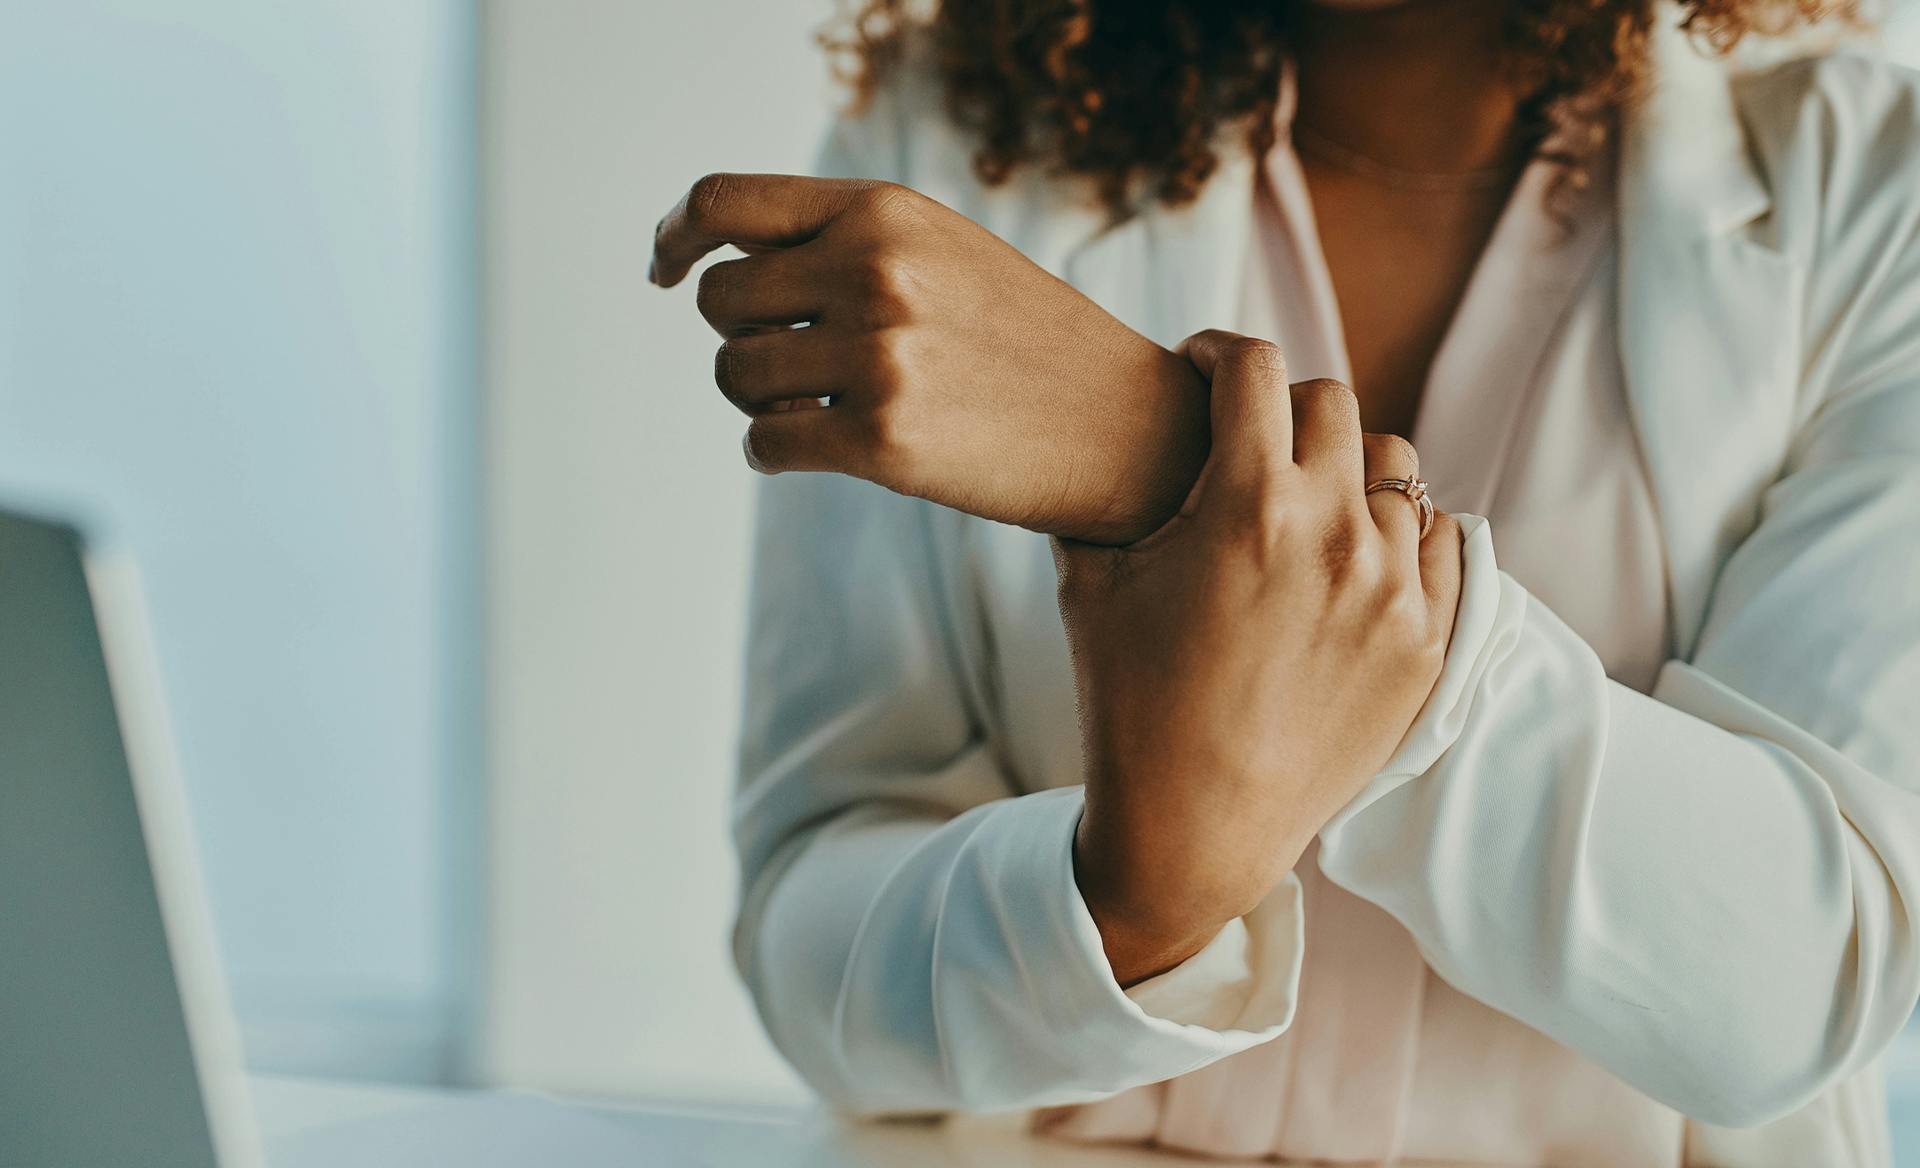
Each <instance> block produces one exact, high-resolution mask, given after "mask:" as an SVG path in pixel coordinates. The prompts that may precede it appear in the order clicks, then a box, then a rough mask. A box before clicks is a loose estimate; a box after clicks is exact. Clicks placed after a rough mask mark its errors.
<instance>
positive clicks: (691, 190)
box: [685, 172, 735, 235]
mask: <svg viewBox="0 0 1920 1168" xmlns="http://www.w3.org/2000/svg"><path fill="white" fill-rule="evenodd" d="M734 186H735V179H734V176H733V175H730V174H723V173H719V172H716V173H713V174H704V175H701V176H700V177H699V178H697V179H695V180H694V183H693V185H692V186H691V187H688V188H687V210H686V216H685V217H686V222H687V226H689V227H691V228H693V229H694V230H695V231H697V232H699V233H700V234H702V235H710V234H712V232H711V230H710V229H711V228H712V227H713V226H714V224H716V223H717V222H718V221H719V216H720V212H721V211H722V210H724V209H725V207H726V205H727V202H728V200H730V199H731V198H732V197H733V190H734Z"/></svg>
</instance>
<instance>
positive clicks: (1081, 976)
mask: <svg viewBox="0 0 1920 1168" xmlns="http://www.w3.org/2000/svg"><path fill="white" fill-rule="evenodd" d="M1016 802H1018V803H1031V804H1033V806H1032V807H1031V808H1029V810H1030V812H1031V814H1030V815H1028V816H1025V817H1024V818H1026V819H1027V820H1028V823H1027V824H1026V825H1025V826H1027V827H1030V828H1031V829H1032V830H1033V831H1035V832H1038V833H1041V834H1042V835H1043V837H1044V843H1042V844H1041V846H1036V847H1033V848H1031V849H1029V850H1027V851H1026V854H1027V855H1028V856H1030V857H1033V859H1034V861H1035V862H1038V863H1043V864H1045V865H1046V866H1047V869H1048V870H1047V871H1046V872H1044V873H1035V875H1036V876H1037V877H1039V879H1038V881H1037V884H1038V886H1039V887H1041V888H1045V889H1047V890H1048V891H1049V895H1048V896H1047V900H1048V902H1049V904H1048V910H1047V911H1046V912H1045V913H1044V914H1041V916H1043V917H1044V918H1046V920H1047V936H1046V937H1045V938H1044V940H1042V939H1039V938H1036V940H1037V941H1039V942H1040V948H1041V949H1044V950H1047V951H1050V960H1048V961H1047V963H1046V964H1045V965H1042V966H1040V968H1045V969H1048V970H1050V971H1057V973H1058V974H1059V975H1060V977H1059V981H1060V982H1061V983H1062V984H1063V985H1064V986H1066V987H1070V992H1071V993H1072V994H1073V996H1074V998H1075V999H1076V1002H1077V1008H1076V1009H1075V1010H1074V1011H1073V1012H1074V1013H1075V1014H1076V1015H1077V1016H1078V1020H1079V1026H1080V1027H1085V1028H1087V1029H1090V1030H1092V1031H1094V1032H1096V1033H1097V1034H1098V1036H1099V1040H1100V1041H1101V1042H1102V1043H1106V1042H1111V1043H1113V1044H1114V1046H1115V1049H1116V1053H1117V1052H1119V1051H1124V1050H1129V1049H1131V1050H1135V1051H1137V1052H1138V1053H1137V1054H1135V1055H1133V1056H1132V1057H1133V1058H1141V1057H1150V1058H1152V1059H1153V1060H1154V1061H1155V1062H1157V1063H1161V1064H1162V1065H1161V1066H1158V1067H1156V1068H1155V1071H1154V1076H1153V1078H1149V1079H1146V1080H1143V1081H1148V1082H1151V1081H1155V1080H1156V1079H1158V1078H1166V1077H1170V1076H1171V1075H1173V1074H1179V1073H1181V1072H1183V1071H1185V1070H1189V1069H1191V1068H1192V1067H1194V1066H1198V1065H1200V1064H1202V1063H1206V1062H1211V1061H1213V1060H1214V1059H1217V1058H1221V1057H1224V1056H1226V1055H1229V1054H1233V1053H1235V1052H1237V1051H1240V1050H1244V1049H1246V1048H1247V1047H1250V1046H1255V1045H1258V1044H1259V1043H1262V1042H1265V1041H1268V1040H1269V1039H1272V1038H1274V1037H1276V1036H1278V1035H1279V1034H1280V1033H1281V1032H1282V1031H1283V1030H1285V1029H1286V1028H1287V1026H1288V1024H1289V1023H1291V1022H1292V1020H1293V1010H1294V1002H1295V999H1296V997H1297V994H1298V990H1299V982H1300V965H1301V961H1302V955H1303V949H1304V919H1303V916H1302V913H1301V897H1300V885H1299V882H1298V880H1297V879H1295V878H1294V877H1293V876H1292V875H1289V876H1288V877H1287V878H1286V879H1285V880H1284V881H1283V882H1282V883H1281V884H1280V885H1279V886H1278V887H1276V888H1275V889H1274V891H1273V893H1272V894H1271V895H1269V896H1268V897H1267V898H1266V899H1265V900H1264V901H1262V902H1261V904H1260V905H1259V906H1258V907H1257V908H1255V909H1254V910H1253V911H1252V912H1251V913H1248V914H1247V915H1246V916H1244V917H1241V918H1238V919H1236V920H1234V921H1232V922H1229V924H1228V926H1227V927H1226V928H1225V929H1223V930H1222V931H1221V932H1220V934H1218V935H1217V936H1215V938H1214V939H1213V941H1212V942H1210V943H1209V944H1208V945H1207V947H1206V948H1205V949H1203V950H1201V951H1200V952H1199V953H1197V954H1195V955H1194V956H1193V957H1191V958H1189V959H1188V960H1187V961H1185V962H1183V963H1181V964H1180V965H1179V966H1177V967H1175V968H1174V969H1171V970H1169V971H1167V972H1166V973H1163V974H1160V975H1158V976H1157V977H1153V978H1150V979H1148V980H1147V981H1145V982H1142V983H1140V984H1139V985H1137V986H1135V987H1134V988H1133V989H1132V991H1130V992H1129V991H1124V990H1122V989H1121V988H1120V984H1119V982H1118V981H1116V980H1115V979H1114V975H1113V968H1112V966H1110V965H1109V964H1108V963H1107V956H1106V950H1105V947H1104V946H1103V945H1102V943H1101V940H1100V929H1099V927H1098V926H1097V925H1095V924H1094V921H1093V914H1092V913H1090V912H1089V911H1088V910H1087V905H1086V901H1085V900H1084V899H1083V898H1082V897H1081V895H1080V887H1079V885H1078V883H1076V882H1075V880H1074V876H1073V840H1074V833H1075V831H1076V830H1077V829H1078V827H1079V823H1080V813H1081V811H1082V809H1083V807H1084V806H1085V800H1084V796H1083V794H1082V792H1081V791H1080V789H1079V788H1070V789H1066V790H1061V791H1049V792H1043V793H1041V794H1037V795H1030V796H1027V797H1025V798H1023V799H1020V800H1016ZM1036 842H1038V841H1036ZM1082 1037H1083V1038H1084V1037H1085V1036H1084V1035H1083V1036H1082ZM1149 1052H1151V1053H1149ZM1163 1070H1164V1072H1165V1073H1162V1071H1163Z"/></svg>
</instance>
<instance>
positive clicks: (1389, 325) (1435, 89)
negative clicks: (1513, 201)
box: [1294, 0, 1520, 437]
mask: <svg viewBox="0 0 1920 1168" xmlns="http://www.w3.org/2000/svg"><path fill="white" fill-rule="evenodd" d="M1502 3H1503V0H1427V2H1420V3H1404V4H1400V3H1396V4H1390V5H1386V6H1355V5H1346V4H1338V3H1323V4H1311V5H1306V6H1303V8H1302V9H1301V11H1300V13H1299V15H1298V16H1297V18H1296V19H1295V22H1294V36H1295V39H1296V41H1297V42H1298V61H1299V64H1298V67H1297V70H1296V74H1295V76H1296V82H1297V85H1298V87H1299V99H1300V104H1299V112H1298V114H1297V115H1296V121H1297V123H1298V124H1299V125H1300V127H1301V128H1302V130H1304V131H1306V132H1307V133H1309V134H1310V135H1311V136H1312V137H1310V138H1305V143H1303V145H1302V146H1301V148H1300V158H1301V165H1302V167H1303V169H1304V170H1305V172H1306V176H1307V187H1308V190H1309V191H1311V193H1312V196H1313V205H1314V208H1315V218H1316V220H1317V222H1318V227H1319V232H1320V246H1321V250H1322V251H1323V252H1324V254H1325V255H1326V257H1327V267H1328V270H1329V271H1330V272H1331V274H1332V276H1333V287H1334V293H1335V295H1336V296H1337V298H1338V300H1339V303H1340V315H1341V318H1342V323H1343V324H1344V326H1345V332H1346V338H1347V349H1348V354H1349V356H1350V357H1351V359H1352V363H1353V382H1354V390H1355V392H1356V393H1358V394H1359V396H1360V416H1361V420H1362V422H1363V424H1364V425H1365V426H1366V428H1367V429H1368V430H1369V431H1372V432H1377V433H1383V434H1399V435H1402V436H1406V437H1410V436H1412V434H1413V425H1414V421H1415V418H1416V417H1417V416H1418V413H1419V407H1420V397H1421V391H1422V390H1423V389H1424V388H1425V383H1426V377H1427V371H1428V369H1429V368H1430V367H1431V366H1432V364H1433V358H1434V354H1435V352H1436V351H1437V350H1438V349H1439V347H1440V342H1441V339H1442V338H1443V337H1444V336H1445V335H1446V331H1447V326H1448V324H1449V323H1450V322H1451V320H1452V318H1453V314H1454V310H1455V308H1456V307H1458V305H1459V303H1460V297H1461V295H1462V293H1464V292H1465V290H1466V286H1467V281H1468V279H1469V278H1470V277H1471V276H1472V274H1473V268H1474V265H1475V264H1476V263H1477V262H1478V260H1479V257H1480V253H1481V251H1482V250H1483V249H1484V248H1485V247H1486V242H1487V238H1488V236H1489V235H1491V234H1492V231H1493V227H1494V224H1495V223H1496V222H1497V221H1498V219H1499V217H1500V211H1501V209H1502V208H1503V207H1504V206H1505V205H1506V202H1507V199H1508V196H1509V195H1510V194H1511V191H1512V186H1513V181H1514V180H1515V179H1517V178H1518V176H1519V171H1520V165H1519V161H1520V160H1519V159H1518V158H1517V157H1516V151H1515V148H1514V141H1513V137H1514V131H1515V126H1514V118H1515V109H1516V107H1517V105H1518V103H1519V96H1520V95H1519V94H1517V93H1515V92H1514V91H1513V90H1512V89H1511V88H1510V87H1509V85H1508V83H1507V82H1506V81H1505V80H1504V79H1503V74H1502V72H1501V70H1500V67H1499V61H1498V58H1497V56H1496V47H1497V44H1498V38H1497V33H1498V31H1499V18H1500V10H1501V7H1502ZM1314 139H1322V140H1327V141H1332V142H1336V143H1338V144H1340V145H1341V146H1344V147H1346V148H1347V149H1349V150H1352V151H1354V152H1357V153H1359V154H1362V155H1364V156H1365V157H1367V158H1368V159H1371V160H1373V161H1375V162H1378V163H1381V164H1384V165H1386V166H1389V167H1392V168H1394V169H1396V170H1403V171H1410V172H1417V173H1420V174H1427V175H1439V176H1444V175H1475V174H1484V173H1486V172H1488V171H1490V170H1492V171H1496V172H1498V173H1500V174H1501V176H1502V179H1501V181H1498V182H1496V183H1492V184H1489V185H1485V186H1474V187H1471V188H1470V189H1456V190H1408V189H1405V188H1395V187H1393V186H1390V185H1386V184H1382V183H1380V182H1378V181H1373V180H1370V179H1369V178H1367V177H1364V176H1360V175H1356V174H1354V173H1352V172H1351V171H1349V170H1343V169H1341V168H1340V167H1339V166H1337V165H1334V164H1332V163H1330V162H1329V161H1328V160H1327V159H1326V158H1323V157H1321V156H1319V155H1317V154H1316V153H1315V152H1314V151H1313V149H1312V148H1311V145H1310V143H1311V141H1313V140H1314Z"/></svg>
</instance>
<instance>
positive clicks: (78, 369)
mask: <svg viewBox="0 0 1920 1168" xmlns="http://www.w3.org/2000/svg"><path fill="white" fill-rule="evenodd" d="M473 40H474V36H473V17H472V14H471V13H470V11H469V5H468V4H466V3H462V2H459V0H412V2H409V3H404V4H395V3H390V2H388V0H332V2H330V3H326V4H262V3H259V2H258V0H170V2H168V3H156V2H152V0H147V2H138V0H59V2H51V0H48V2H39V3H34V2H20V0H0V500H7V499H19V498H28V499H33V500H37V501H39V502H40V503H41V504H42V505H46V506H51V507H54V508H56V509H59V510H65V511H70V512H75V513H78V514H80V515H83V516H85V517H87V518H88V519H89V520H90V521H91V524H92V526H93V527H94V529H95V531H96V532H97V533H98V534H100V535H102V536H103V537H105V538H108V539H113V540H119V541H124V542H125V543H126V544H128V545H130V546H131V548H132V550H133V551H134V552H135V553H136V555H137V556H138V557H139V560H140V562H141V564H142V568H143V570H144V576H145V579H146V582H147V587H148V591H149V600H150V607H151V610H152V613H153V617H154V623H155V637H156V641H157V647H158V650H159V654H160V659H161V667H162V672H163V674H164V677H165V680H166V682H167V685H168V689H169V697H170V699H171V706H172V709H173V713H174V717H175V720H176V722H177V729H178V738H179V744H180V750H181V756H182V757H181V761H182V764H183V769H184V772H185V777H186V785H187V789H188V795H189V798H190V800H191V804H192V808H193V811H194V817H195V820H196V825H197V827H198V835H199V837H200V843H201V846H202V851H203V853H204V861H205V862H204V870H205V872H206V875H207V878H208V882H209V884H210V886H211V893H212V899H213V907H214V910H215V920H216V925H217V928H218V931H219V937H220V943H221V945H220V947H221V951H222V954H223V956H224V958H225V961H226V963H227V966H228V968H229V971H230V979H229V980H230V983H231V984H232V986H233V988H234V990H235V992H236V996H237V998H238V1002H239V1007H240V1013H241V1019H242V1022H243V1025H244V1031H245V1038H246V1042H247V1048H248V1053H249V1055H250V1057H251V1058H252V1059H253V1061H254V1062H255V1064H256V1065H260V1066H267V1067H276V1068H285V1069H298V1070H306V1071H316V1072H341V1073H355V1074H372V1075H381V1076H389V1077H404V1078H435V1077H439V1076H441V1075H442V1074H444V1073H445V1072H446V1071H447V1070H448V1068H449V1067H450V1066H451V1065H452V1064H453V1063H454V1061H455V1058H456V1054H457V1052H456V1050H455V1046H456V1043H457V1036H458V1033H459V1024H460V1021H461V1017H460V1016H461V1011H460V1005H459V1002H460V998H461V996H462V992H463V991H462V985H463V980H464V974H463V970H465V969H466V968H468V967H469V965H470V962H468V961H466V960H464V959H463V958H462V956H461V950H462V947H463V945H464V940H463V937H464V934H463V929H464V922H466V921H468V920H469V919H470V918H471V917H472V916H473V912H472V911H471V908H472V906H475V905H477V901H476V899H475V898H474V896H473V895H472V890H473V887H474V885H473V881H472V878H471V873H470V871H469V870H468V869H467V868H466V866H465V865H466V863H467V862H468V861H469V860H471V859H472V858H473V857H472V855H471V849H469V848H466V847H465V846H464V845H463V843H462V836H461V830H460V823H461V822H462V818H463V817H467V818H471V814H472V811H473V800H474V799H475V798H477V794H478V792H477V789H476V788H477V784H476V782H475V769H476V768H475V765H474V760H473V758H472V751H471V750H470V749H469V748H468V747H466V746H465V745H463V743H466V742H470V741H472V738H473V735H472V728H473V721H474V717H473V710H472V709H471V708H470V703H469V702H468V691H469V687H470V684H471V683H470V682H469V680H468V679H469V678H470V676H471V665H470V659H471V657H472V654H473V652H474V647H475V636H474V630H473V628H472V627H470V626H471V625H473V624H474V623H476V621H477V609H478V600H477V591H476V588H475V563H476V560H477V553H476V552H475V550H474V546H473V528H474V514H473V511H472V505H473V500H472V495H471V488H472V483H471V482H470V481H469V480H470V478H471V474H470V473H469V471H470V468H471V467H472V466H473V463H474V459H473V456H472V431H473V430H474V429H475V425H474V419H473V416H472V415H473V411H474V409H475V407H476V393H475V389H474V376H473V374H474V368H475V362H474V360H473V354H472V346H473V342H474V337H473V328H472V321H471V319H470V316H471V313H470V311H469V310H470V307H471V300H472V296H471V286H472V280H471V275H472V267H473V246H472V241H471V238H470V237H471V235H472V220H473V215H472V212H471V203H472V198H473V196H472V189H473V181H472V175H471V161H472V130H471V126H472V123H473V104H474V103H473V100H472V96H473V95H472V92H471V85H472V81H473V58H474V45H473Z"/></svg>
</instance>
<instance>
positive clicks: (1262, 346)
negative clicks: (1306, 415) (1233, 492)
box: [1180, 329, 1293, 485]
mask: <svg viewBox="0 0 1920 1168" xmlns="http://www.w3.org/2000/svg"><path fill="white" fill-rule="evenodd" d="M1180 351H1181V352H1183V353H1185V354H1186V356H1187V358H1188V359H1189V360H1190V361H1192V362H1193V365H1194V368H1196V369H1198V370H1199V371H1200V375H1201V376H1202V377H1205V378H1206V379H1207V381H1208V382H1209V383H1211V385H1212V387H1213V388H1212V396H1211V397H1210V399H1209V403H1210V404H1209V413H1210V417H1211V420H1212V423H1213V451H1212V454H1211V455H1210V456H1209V458H1208V460H1207V468H1206V470H1205V471H1204V472H1202V473H1203V477H1206V478H1212V479H1222V478H1224V479H1228V480H1231V481H1234V482H1235V483H1237V484H1241V485H1245V484H1247V483H1249V482H1253V481H1260V480H1265V479H1268V478H1271V477H1272V476H1273V475H1275V474H1277V473H1278V472H1279V471H1280V470H1282V469H1283V468H1289V467H1291V466H1292V465H1293V391H1292V389H1291V388H1290V387H1289V385H1288V383H1287V360H1286V358H1285V357H1284V356H1283V355H1281V352H1280V347H1279V346H1278V345H1275V344H1273V343H1272V342H1271V341H1263V340H1259V339H1257V338H1255V337H1245V336H1241V335H1240V334H1239V333H1230V332H1225V331H1222V330H1220V329H1208V330H1207V331H1205V332H1200V333H1195V334H1194V335H1193V336H1191V337H1188V338H1187V339H1186V340H1185V341H1184V342H1182V344H1181V346H1180Z"/></svg>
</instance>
